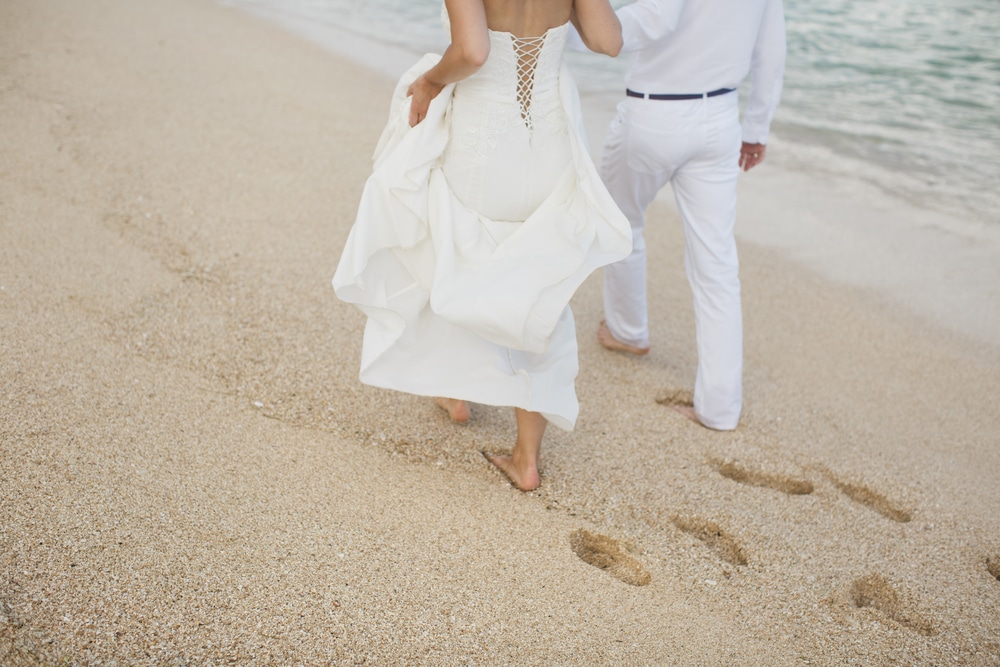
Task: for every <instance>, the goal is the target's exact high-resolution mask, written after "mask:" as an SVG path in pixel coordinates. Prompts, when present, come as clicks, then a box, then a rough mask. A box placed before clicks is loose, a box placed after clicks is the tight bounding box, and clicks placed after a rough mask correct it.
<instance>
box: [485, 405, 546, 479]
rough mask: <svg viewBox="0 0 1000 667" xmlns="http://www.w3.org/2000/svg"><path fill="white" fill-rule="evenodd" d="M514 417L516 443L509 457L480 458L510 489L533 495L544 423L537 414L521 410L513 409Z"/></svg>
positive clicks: (541, 417) (543, 418) (542, 418)
mask: <svg viewBox="0 0 1000 667" xmlns="http://www.w3.org/2000/svg"><path fill="white" fill-rule="evenodd" d="M514 417H515V418H516V419H517V443H516V444H515V445H514V451H513V452H512V453H511V455H510V456H496V455H493V454H486V452H483V454H484V455H485V456H486V458H487V459H488V460H489V462H490V463H492V464H493V465H495V466H496V467H497V468H499V469H500V471H501V472H502V473H503V474H505V475H507V477H508V478H509V479H510V481H511V482H513V484H514V486H516V487H517V488H519V489H521V490H522V491H534V490H535V489H537V488H538V485H539V483H540V481H541V480H540V479H539V477H538V454H539V451H540V450H541V448H542V435H544V434H545V426H546V424H548V421H547V420H546V419H545V417H543V416H542V415H541V413H538V412H528V411H527V410H522V409H521V408H514Z"/></svg>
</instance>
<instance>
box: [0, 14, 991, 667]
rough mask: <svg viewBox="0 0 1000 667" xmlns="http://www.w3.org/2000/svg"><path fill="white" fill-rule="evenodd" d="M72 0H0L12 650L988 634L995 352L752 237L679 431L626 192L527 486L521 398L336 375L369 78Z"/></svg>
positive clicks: (239, 30) (659, 326) (189, 26)
mask: <svg viewBox="0 0 1000 667" xmlns="http://www.w3.org/2000/svg"><path fill="white" fill-rule="evenodd" d="M96 2H98V5H97V7H98V8H99V9H100V11H95V5H92V4H81V3H77V2H73V1H72V0H11V1H10V2H7V3H2V4H0V24H2V25H4V26H10V31H9V39H5V40H0V61H2V62H4V63H5V67H4V68H3V70H2V71H0V117H2V118H3V121H4V122H3V123H0V138H2V140H3V141H4V145H5V146H8V147H9V150H5V151H2V152H0V175H2V177H0V442H2V447H0V479H2V480H3V483H2V484H0V663H2V664H4V665H8V664H9V665H12V666H13V667H20V665H37V664H59V663H61V662H67V663H68V662H72V663H75V664H83V665H91V664H109V663H120V664H174V663H183V664H223V663H227V664H229V663H231V664H310V665H311V664H355V663H360V662H366V663H368V664H442V665H459V664H483V665H494V664H496V665H503V664H519V665H522V664H523V665H578V664H581V663H583V662H585V663H587V664H595V665H621V664H642V665H646V664H649V665H661V664H664V665H669V664H679V665H685V666H687V665H692V666H702V665H703V666H705V667H716V666H718V665H720V664H724V665H733V666H734V667H735V666H742V665H746V666H756V665H774V666H776V667H784V666H788V667H792V666H793V665H801V664H813V665H829V666H830V667H834V666H836V667H839V666H840V665H845V664H890V663H896V664H907V665H910V664H912V665H940V664H951V663H953V662H954V663H956V664H963V665H968V666H972V667H992V666H993V665H995V664H997V662H998V660H1000V642H998V641H997V639H996V638H997V637H1000V618H998V617H997V614H996V609H998V608H1000V574H998V564H1000V511H998V508H1000V487H998V485H997V484H996V480H997V479H1000V451H998V449H997V446H996V428H995V425H996V424H997V423H1000V406H998V404H997V402H996V400H995V397H996V396H997V395H1000V351H998V350H997V348H996V347H991V346H989V345H986V344H981V343H978V342H975V341H973V340H972V339H970V338H967V337H963V336H959V335H952V334H948V333H947V332H946V331H945V333H944V334H942V331H943V330H940V329H938V328H937V327H935V326H933V325H928V324H927V323H926V322H924V321H923V320H922V319H920V318H919V317H917V316H914V315H912V314H909V313H907V312H904V311H902V309H900V308H896V307H887V306H886V304H885V303H883V301H882V300H881V299H880V297H879V295H878V294H877V293H876V292H873V291H871V290H866V289H859V288H857V287H850V286H845V285H843V284H838V283H836V282H833V281H829V280H827V279H826V278H824V277H822V276H820V275H819V274H818V273H817V272H815V271H812V270H807V269H806V268H804V267H802V266H800V265H798V264H796V263H795V262H793V261H789V260H788V258H787V257H786V256H785V255H784V254H783V253H782V252H781V251H780V250H778V249H775V248H769V247H767V246H764V245H758V244H756V243H754V242H752V241H751V242H747V243H744V245H743V247H742V249H741V252H742V259H743V266H742V275H743V289H744V308H745V317H746V332H747V335H746V338H745V358H746V366H745V395H746V408H745V411H744V414H743V418H742V420H741V423H740V426H739V428H738V429H737V430H736V431H733V432H726V433H719V432H714V431H709V430H707V429H703V428H700V427H698V426H696V425H695V424H693V423H692V422H690V420H688V419H687V418H685V417H683V416H681V415H679V414H677V413H675V412H674V411H672V410H669V409H668V408H666V407H664V406H663V405H659V404H658V403H657V402H656V401H655V397H656V396H658V395H660V394H661V393H662V392H664V391H667V390H671V391H673V390H683V389H686V388H690V383H691V382H692V379H693V377H694V371H695V363H696V360H695V354H694V333H693V327H694V323H693V314H692V313H691V307H690V294H689V291H688V288H687V285H686V282H685V280H684V273H683V268H682V258H681V247H682V243H681V242H680V234H679V229H678V225H677V220H676V214H675V213H674V212H673V211H672V210H671V208H670V207H669V206H668V205H666V204H665V203H662V202H658V203H654V205H653V206H652V208H651V211H650V216H651V218H652V223H653V224H655V225H657V229H658V230H662V231H660V232H658V233H657V234H651V235H650V238H649V239H648V247H649V253H650V258H651V264H650V280H651V281H654V282H655V284H656V285H657V286H658V289H657V290H655V291H654V292H653V293H652V294H651V299H652V304H651V312H650V315H651V325H652V328H653V331H654V333H655V334H656V339H655V341H654V343H653V348H652V350H651V351H650V353H649V354H648V355H646V356H645V357H642V358H641V359H637V358H631V357H626V356H624V355H621V354H615V353H611V352H608V351H607V350H604V349H603V348H601V347H600V345H599V344H598V343H597V341H596V340H595V337H594V327H596V325H597V322H599V321H600V318H601V313H600V310H601V306H600V291H601V285H600V279H599V276H593V277H592V278H590V279H588V280H587V281H586V282H585V283H584V285H583V286H582V288H581V289H580V291H579V292H578V293H577V295H576V296H575V297H574V300H573V311H574V317H575V320H576V323H577V339H578V342H579V355H580V373H579V376H578V378H577V383H576V387H577V393H578V396H579V399H580V404H581V414H580V419H579V421H578V422H577V425H576V430H575V431H574V432H573V433H569V434H568V433H563V432H560V431H558V430H557V429H550V432H549V433H547V434H546V441H545V444H544V447H543V453H542V486H541V487H540V488H539V489H538V490H537V491H534V492H531V493H527V494H523V493H520V492H518V491H515V490H513V489H512V488H511V487H510V485H509V484H508V483H507V482H506V481H505V480H504V479H503V478H502V476H501V475H500V474H499V473H498V472H497V471H496V470H495V469H494V468H493V467H492V466H490V464H489V463H488V462H486V461H485V460H484V459H483V457H482V455H481V453H480V452H481V451H482V450H488V451H507V450H509V449H510V447H511V445H512V444H513V438H514V433H515V431H514V423H513V417H512V415H511V411H510V409H509V408H493V407H489V406H483V405H473V406H472V419H471V421H470V423H469V424H467V425H465V426H459V425H456V424H453V423H451V422H450V421H449V420H448V418H447V415H446V414H445V413H444V411H442V410H441V409H440V408H438V407H437V406H435V405H434V402H433V401H432V400H429V399H424V398H420V397H414V396H409V395H406V394H400V393H396V392H390V391H384V390H378V389H374V388H371V387H366V386H364V385H361V384H360V382H359V381H358V378H357V370H358V363H359V356H360V348H361V341H362V336H363V330H364V318H363V316H362V315H361V314H360V313H359V312H357V310H356V309H354V308H353V307H351V306H349V305H347V304H343V303H341V302H339V301H337V299H336V297H335V295H334V293H333V290H332V288H331V286H330V278H331V277H332V275H333V272H334V266H335V264H336V261H337V258H338V256H339V251H340V249H341V248H343V244H344V241H345V238H346V236H347V234H348V232H349V229H350V227H351V223H352V221H353V219H354V216H355V214H356V208H357V202H358V199H359V196H360V193H361V189H362V187H363V185H364V182H365V179H366V178H367V177H368V175H369V173H370V168H371V162H370V155H371V151H372V149H373V147H374V144H375V142H376V140H377V137H378V135H379V132H380V131H381V129H382V125H383V122H384V112H385V107H386V103H387V100H388V99H389V95H390V94H391V89H392V82H391V80H390V79H388V78H384V77H381V76H375V75H373V73H372V71H370V70H365V69H362V68H359V67H357V66H355V65H354V64H352V63H351V62H349V61H348V60H346V59H343V58H341V57H339V56H335V55H332V54H330V53H329V52H327V51H324V50H322V49H320V48H319V47H316V46H315V45H313V44H311V43H308V42H306V41H305V40H302V39H300V38H298V37H295V36H293V35H291V34H289V33H287V32H285V31H284V30H281V29H279V28H276V27H275V26H274V25H272V24H269V23H267V22H265V21H262V20H258V19H255V18H253V17H250V16H248V15H246V14H245V13H243V12H241V11H237V10H231V9H227V8H223V7H220V6H218V5H217V4H215V3H214V2H211V1H210V0H146V1H145V2H142V3H135V2H130V1H129V0H96ZM763 173H764V172H762V174H763ZM767 173H771V174H774V175H777V174H778V171H777V170H773V171H771V172H767ZM789 178H790V177H789ZM750 182H751V181H749V179H748V184H749V183H750ZM754 183H755V181H754ZM774 185H775V187H778V186H783V187H784V188H786V189H796V188H798V187H799V185H798V181H796V180H794V179H793V180H789V181H788V182H787V183H784V184H782V183H780V182H779V183H775V184H774ZM763 191H764V190H763V189H762V190H761V192H763ZM804 195H809V193H808V192H806V193H804ZM809 201H811V199H810V200H809ZM761 206H763V204H762V205H761ZM588 534H589V535H592V536H593V535H596V536H598V538H588V537H587V535H588ZM602 545H604V546H602ZM609 545H610V546H609ZM601 549H605V550H604V551H601ZM602 555H603V556H606V557H607V558H609V559H610V560H611V561H612V567H609V568H608V569H602V568H600V567H599V565H600V561H601V559H600V558H598V557H595V556H602Z"/></svg>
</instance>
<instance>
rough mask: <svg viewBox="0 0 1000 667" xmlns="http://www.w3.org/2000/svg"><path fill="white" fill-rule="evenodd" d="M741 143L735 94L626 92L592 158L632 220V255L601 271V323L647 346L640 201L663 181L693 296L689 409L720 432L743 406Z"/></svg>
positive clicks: (649, 196) (643, 206)
mask: <svg viewBox="0 0 1000 667" xmlns="http://www.w3.org/2000/svg"><path fill="white" fill-rule="evenodd" d="M647 92H661V91H647ZM667 92H669V91H667ZM740 141H741V136H740V124H739V105H738V99H737V94H736V93H735V92H734V93H729V94H726V95H719V96H717V97H710V98H702V99H696V100H644V99H639V98H632V97H627V98H625V100H624V101H622V102H621V103H620V104H619V105H618V114H617V116H616V117H615V119H614V120H613V121H612V122H611V128H610V130H609V132H608V136H607V139H606V140H605V144H604V152H603V157H602V160H601V176H602V178H603V179H604V182H605V184H606V185H607V187H608V190H609V191H610V192H611V195H612V197H614V199H615V202H616V203H617V204H618V206H619V208H621V210H622V212H624V213H625V215H626V217H628V219H629V221H630V222H631V224H632V239H633V249H632V254H631V255H630V256H629V257H628V258H626V259H624V260H622V261H620V262H617V263H615V264H612V265H610V266H607V267H605V269H604V315H605V319H606V321H607V326H608V328H609V329H610V330H611V333H612V334H613V335H614V336H615V338H617V339H618V340H621V341H622V342H625V343H628V344H630V345H635V346H637V347H647V346H648V345H649V321H648V316H647V311H646V241H645V239H644V237H643V232H644V229H645V225H646V207H647V206H649V204H650V202H652V201H653V199H654V198H655V197H656V194H657V193H658V192H659V191H660V189H661V188H663V186H664V185H666V184H667V183H670V184H671V186H672V188H673V191H674V197H675V199H676V201H677V208H678V210H679V211H680V215H681V220H682V222H683V226H684V267H685V269H686V272H687V278H688V282H689V283H690V284H691V291H692V293H693V296H694V315H695V333H696V339H697V346H698V371H697V375H696V377H695V383H694V409H695V413H696V414H697V415H698V418H699V419H700V420H701V422H702V423H703V424H704V425H705V426H708V427H710V428H714V429H719V430H730V429H734V428H736V425H737V423H738V422H739V418H740V410H741V409H742V404H743V316H742V311H741V305H740V280H739V260H738V258H737V254H736V239H735V237H734V235H733V227H734V225H735V222H736V183H737V179H738V177H739V150H740Z"/></svg>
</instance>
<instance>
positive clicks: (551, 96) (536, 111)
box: [442, 8, 569, 130]
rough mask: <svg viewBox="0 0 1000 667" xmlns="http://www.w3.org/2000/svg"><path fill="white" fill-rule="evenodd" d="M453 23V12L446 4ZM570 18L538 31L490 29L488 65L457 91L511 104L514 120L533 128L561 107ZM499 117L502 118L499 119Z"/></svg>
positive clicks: (510, 113) (457, 92) (463, 81)
mask: <svg viewBox="0 0 1000 667" xmlns="http://www.w3.org/2000/svg"><path fill="white" fill-rule="evenodd" d="M442 22H443V23H444V25H445V28H446V29H448V27H449V22H448V14H447V12H446V11H445V10H444V9H443V8H442ZM568 31H569V24H568V23H566V24H564V25H561V26H558V27H556V28H551V29H549V30H548V31H546V32H545V34H544V35H540V36H538V37H515V36H514V35H513V34H511V33H509V32H502V31H498V30H490V31H489V37H490V55H489V57H488V58H487V59H486V62H485V63H484V64H483V66H482V67H481V68H480V69H479V71H477V72H476V73H475V74H473V75H472V76H470V77H468V78H467V79H464V80H462V81H460V82H459V83H458V85H457V86H456V90H455V94H456V96H470V97H475V98H478V99H481V100H489V101H491V102H494V103H508V104H510V105H511V109H510V110H509V118H508V120H509V121H511V122H520V123H523V124H524V125H525V126H526V127H527V128H528V129H529V130H530V129H534V128H535V127H536V125H538V124H539V123H543V124H544V121H545V119H546V117H548V116H549V115H550V114H552V113H554V112H557V111H561V104H560V101H559V72H560V69H561V67H562V54H563V50H564V47H565V45H566V37H567V34H568ZM494 120H496V119H494Z"/></svg>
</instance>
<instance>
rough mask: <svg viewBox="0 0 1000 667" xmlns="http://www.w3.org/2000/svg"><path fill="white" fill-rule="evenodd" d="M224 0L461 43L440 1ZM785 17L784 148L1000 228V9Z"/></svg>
mask: <svg viewBox="0 0 1000 667" xmlns="http://www.w3.org/2000/svg"><path fill="white" fill-rule="evenodd" d="M223 1H224V3H225V4H227V5H231V6H237V7H241V8H244V9H248V10H250V11H252V12H255V13H257V14H259V15H262V16H265V17H267V18H269V19H272V20H276V21H279V22H282V23H285V24H286V25H288V26H289V27H292V28H293V29H295V28H296V27H298V28H299V29H300V30H302V29H305V30H306V31H309V32H312V33H313V34H312V35H311V36H312V37H313V38H316V36H317V35H319V36H322V35H323V34H324V33H323V32H322V30H321V28H323V27H324V26H326V27H329V28H332V29H335V30H336V31H338V32H341V33H346V34H350V35H354V36H357V37H358V38H361V39H364V40H365V43H367V44H370V45H371V47H370V48H373V49H378V47H379V46H380V45H385V46H386V47H389V48H397V49H403V50H405V51H410V52H413V53H414V54H419V53H424V52H427V51H435V52H440V51H441V50H442V49H443V48H444V47H445V46H446V45H447V36H446V35H445V33H444V31H443V29H442V27H441V23H440V10H441V2H440V0H223ZM613 4H615V5H616V6H620V5H623V4H627V1H625V0H619V1H615V2H613ZM785 15H786V19H787V25H788V63H787V67H786V77H785V91H784V95H783V99H782V104H781V107H780V108H779V110H778V113H777V115H776V117H775V121H774V126H773V133H774V135H775V137H776V138H777V139H778V140H781V142H782V144H781V145H782V150H789V151H792V152H795V151H798V153H799V154H800V159H801V161H802V162H803V163H806V162H808V161H812V163H813V165H814V168H815V169H817V170H818V171H829V172H831V173H833V174H835V175H854V176H856V177H859V178H863V179H865V180H868V181H871V182H874V183H876V184H878V185H880V186H882V187H883V188H884V189H886V190H887V191H890V192H893V193H895V194H898V195H900V196H903V197H906V198H908V199H910V200H912V201H916V202H918V203H920V204H921V205H924V206H928V207H934V208H939V209H943V210H945V211H948V212H954V213H955V214H956V217H963V218H966V219H971V220H974V221H976V222H978V223H987V224H997V225H1000V0H948V1H947V2H941V1H940V0H785ZM310 26H312V27H315V28H317V30H310ZM327 40H330V41H332V38H330V37H329V36H328V37H327ZM328 46H329V47H330V48H332V49H334V50H343V49H342V48H340V49H338V45H337V44H334V43H330V44H328ZM341 46H342V45H341ZM352 55H353V56H354V57H355V58H356V59H359V60H365V59H366V57H367V56H368V54H365V53H354V54H352ZM372 55H373V56H376V57H377V54H372ZM568 57H569V62H570V66H571V67H572V68H573V70H574V73H575V74H576V77H577V80H578V82H579V85H580V89H581V92H582V93H583V94H584V95H585V98H586V100H587V103H588V104H607V105H612V104H614V103H615V101H616V100H617V99H619V98H620V97H621V95H622V89H623V83H622V77H623V73H624V70H625V66H626V61H625V59H624V58H619V59H616V60H612V59H609V58H605V57H600V56H594V55H591V54H577V53H571V54H569V56H568Z"/></svg>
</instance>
